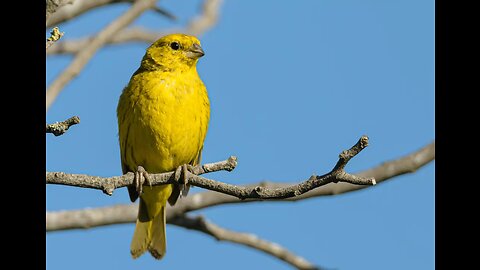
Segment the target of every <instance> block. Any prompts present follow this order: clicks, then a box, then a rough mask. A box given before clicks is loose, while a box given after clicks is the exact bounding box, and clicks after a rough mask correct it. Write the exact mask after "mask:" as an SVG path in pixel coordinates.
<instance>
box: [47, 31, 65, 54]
mask: <svg viewBox="0 0 480 270" xmlns="http://www.w3.org/2000/svg"><path fill="white" fill-rule="evenodd" d="M64 34H65V33H63V32H60V30H59V29H58V27H54V28H53V29H52V31H50V37H49V38H47V45H46V49H47V50H48V48H49V47H50V46H52V45H53V43H55V42H57V40H59V39H61V38H62V37H63V35H64Z"/></svg>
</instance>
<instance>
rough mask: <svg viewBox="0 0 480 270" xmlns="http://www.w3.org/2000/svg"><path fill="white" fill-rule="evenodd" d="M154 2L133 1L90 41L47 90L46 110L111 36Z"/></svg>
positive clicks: (145, 0)
mask: <svg viewBox="0 0 480 270" xmlns="http://www.w3.org/2000/svg"><path fill="white" fill-rule="evenodd" d="M155 2H156V1H155V0H141V1H135V3H134V4H133V5H132V7H131V8H130V9H129V10H128V11H127V12H125V13H124V14H122V15H121V16H120V17H118V18H117V19H116V20H115V21H113V22H111V23H110V24H109V25H108V26H107V27H105V28H104V29H103V30H102V31H100V33H98V34H97V35H96V36H95V38H94V39H92V40H91V42H89V43H88V44H86V45H85V47H84V48H83V49H82V50H81V51H80V52H79V53H78V54H77V55H76V56H75V59H74V60H73V61H72V62H71V63H70V65H69V66H68V67H67V68H66V69H65V70H64V71H63V73H62V74H61V75H60V76H58V77H57V78H56V79H55V81H53V82H52V83H51V84H50V86H49V87H48V89H47V109H48V108H49V107H50V105H51V104H52V103H53V101H54V100H55V99H56V97H57V96H58V94H59V93H60V91H61V90H62V89H63V88H64V87H65V86H66V85H67V84H68V83H69V82H70V81H71V80H72V79H73V78H75V77H76V76H77V75H78V74H79V73H80V71H81V70H82V69H83V68H84V67H85V65H86V64H87V63H88V62H89V60H90V59H91V58H92V56H93V55H94V54H95V52H96V51H97V50H98V49H99V48H100V47H102V46H103V45H104V44H105V43H106V42H107V41H108V40H109V39H110V38H111V37H112V36H114V35H115V34H116V33H117V32H118V31H120V30H121V29H122V28H124V27H125V26H127V25H128V24H130V23H131V22H132V21H133V20H135V19H136V18H137V17H138V16H140V14H142V13H143V12H144V11H145V10H147V9H149V8H152V7H153V6H154V5H155Z"/></svg>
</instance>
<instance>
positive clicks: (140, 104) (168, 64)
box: [117, 34, 210, 259]
mask: <svg viewBox="0 0 480 270" xmlns="http://www.w3.org/2000/svg"><path fill="white" fill-rule="evenodd" d="M203 55H204V52H203V50H202V47H200V41H199V40H198V39H197V38H195V37H193V36H188V35H184V34H171V35H167V36H164V37H162V38H160V39H159V40H157V41H155V42H154V43H153V44H152V45H151V46H150V47H149V48H148V49H147V51H146V53H145V56H144V57H143V59H142V62H141V64H140V67H139V68H138V69H137V71H136V72H135V73H134V74H133V75H132V77H131V78H130V82H129V83H128V85H127V86H126V87H125V88H124V89H123V92H122V94H121V96H120V100H119V102H118V107H117V117H118V132H119V133H118V135H119V142H120V155H121V161H122V170H123V173H127V172H133V173H134V175H135V177H134V180H135V181H134V182H135V184H134V185H132V186H131V187H128V193H129V196H130V200H131V201H132V202H134V201H135V200H136V199H137V198H138V197H140V203H139V209H138V216H137V221H136V227H135V232H134V234H133V239H132V243H131V246H130V252H131V254H132V257H133V258H138V257H139V256H140V255H142V254H143V253H144V252H145V251H146V250H148V251H149V252H150V253H151V254H152V256H153V257H155V258H156V259H161V258H162V257H163V256H164V255H165V252H166V236H165V217H166V215H165V214H166V213H165V208H166V204H167V201H168V202H169V204H170V205H173V204H175V202H176V201H177V199H178V197H179V196H180V195H186V193H187V192H188V188H189V186H188V183H184V184H180V185H177V184H166V185H157V186H148V185H145V186H144V187H142V186H143V183H144V182H146V183H147V184H148V181H149V177H148V174H149V173H163V172H169V171H175V172H176V173H175V177H176V178H177V179H179V176H180V175H182V176H183V179H184V181H185V180H186V179H187V178H186V177H185V175H186V173H188V168H189V167H187V166H186V165H188V166H190V165H192V166H194V165H197V164H198V163H199V162H200V158H201V152H202V149H203V143H204V140H205V136H206V133H207V129H208V123H209V119H210V102H209V99H208V94H207V90H206V88H205V85H204V84H203V82H202V80H201V79H200V77H199V76H198V73H197V67H196V65H197V62H198V59H199V58H200V57H202V56H203ZM180 182H181V180H180ZM185 182H186V181H185Z"/></svg>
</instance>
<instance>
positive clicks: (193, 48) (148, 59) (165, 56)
mask: <svg viewBox="0 0 480 270" xmlns="http://www.w3.org/2000/svg"><path fill="white" fill-rule="evenodd" d="M203 55H205V53H204V52H203V49H202V47H200V41H199V40H198V39H197V38H196V37H194V36H189V35H185V34H171V35H167V36H164V37H162V38H160V39H158V40H157V41H155V42H154V43H153V44H152V45H150V47H148V49H147V52H146V53H145V56H144V57H143V60H142V67H143V68H146V69H149V70H152V69H154V70H155V69H162V70H165V71H173V70H178V69H189V68H192V67H195V65H196V64H197V62H198V59H199V58H200V57H202V56H203Z"/></svg>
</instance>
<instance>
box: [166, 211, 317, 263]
mask: <svg viewBox="0 0 480 270" xmlns="http://www.w3.org/2000/svg"><path fill="white" fill-rule="evenodd" d="M167 222H168V223H170V224H173V225H176V226H180V227H184V228H187V229H190V230H195V231H199V232H203V233H205V234H208V235H210V236H213V237H214V238H215V239H217V240H218V241H227V242H232V243H237V244H240V245H244V246H247V247H250V248H253V249H256V250H259V251H262V252H264V253H266V254H269V255H271V256H273V257H275V258H277V259H280V260H282V261H284V262H286V263H288V264H290V265H292V266H293V267H295V268H297V269H301V270H320V267H317V266H315V265H313V264H312V263H310V262H308V261H307V260H306V259H304V258H303V257H300V256H298V255H295V254H293V253H292V252H290V251H288V250H287V249H286V248H284V247H282V246H280V245H279V244H277V243H273V242H269V241H266V240H263V239H261V238H259V237H258V236H256V235H254V234H251V233H240V232H235V231H231V230H227V229H224V228H221V227H219V226H217V225H215V224H213V223H211V222H209V221H206V220H205V219H204V218H203V217H200V216H199V217H188V216H179V217H175V218H172V219H169V220H168V221H167Z"/></svg>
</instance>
